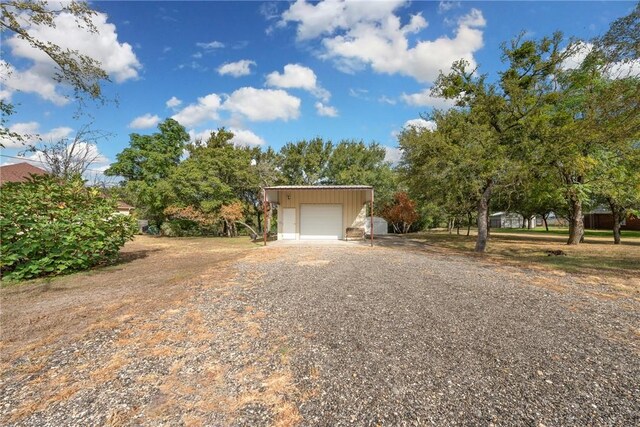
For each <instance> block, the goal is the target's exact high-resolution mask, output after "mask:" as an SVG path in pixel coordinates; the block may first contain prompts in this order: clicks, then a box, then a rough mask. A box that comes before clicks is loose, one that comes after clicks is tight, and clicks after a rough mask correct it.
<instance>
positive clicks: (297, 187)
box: [264, 185, 373, 190]
mask: <svg viewBox="0 0 640 427" xmlns="http://www.w3.org/2000/svg"><path fill="white" fill-rule="evenodd" d="M264 189H265V190H371V189H373V187H372V186H371V185H277V186H273V187H264Z"/></svg>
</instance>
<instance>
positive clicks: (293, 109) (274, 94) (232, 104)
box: [222, 87, 300, 121]
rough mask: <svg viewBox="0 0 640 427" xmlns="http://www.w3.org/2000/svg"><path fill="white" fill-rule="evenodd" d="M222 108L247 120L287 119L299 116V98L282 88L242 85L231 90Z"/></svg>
mask: <svg viewBox="0 0 640 427" xmlns="http://www.w3.org/2000/svg"><path fill="white" fill-rule="evenodd" d="M222 108H223V109H225V110H228V111H231V112H232V113H237V114H241V115H243V116H244V117H246V118H248V119H249V120H254V121H269V120H284V121H287V120H289V119H297V118H298V117H299V116H300V99H299V98H296V97H295V96H292V95H289V94H288V93H287V92H285V91H284V90H273V89H256V88H253V87H243V88H240V89H238V90H236V91H235V92H233V93H232V94H231V95H230V96H229V97H228V98H227V99H226V100H225V101H224V104H223V105H222Z"/></svg>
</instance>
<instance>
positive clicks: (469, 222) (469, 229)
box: [467, 212, 472, 236]
mask: <svg viewBox="0 0 640 427" xmlns="http://www.w3.org/2000/svg"><path fill="white" fill-rule="evenodd" d="M471 220H472V218H471V212H467V236H469V234H471Z"/></svg>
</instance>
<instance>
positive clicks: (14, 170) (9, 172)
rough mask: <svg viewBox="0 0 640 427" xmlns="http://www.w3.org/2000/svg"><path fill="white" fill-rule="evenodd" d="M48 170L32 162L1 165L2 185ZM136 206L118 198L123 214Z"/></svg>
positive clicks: (119, 208) (25, 179)
mask: <svg viewBox="0 0 640 427" xmlns="http://www.w3.org/2000/svg"><path fill="white" fill-rule="evenodd" d="M46 174H47V171H46V170H44V169H41V168H39V167H37V166H33V165H32V164H30V163H27V162H22V163H16V164H14V165H6V166H0V186H2V185H3V184H4V183H5V182H25V181H27V180H28V179H29V178H30V177H31V175H46ZM133 209H134V207H133V206H131V205H129V204H127V203H125V202H123V201H121V200H118V206H117V207H116V212H118V213H119V214H123V215H130V214H131V211H133Z"/></svg>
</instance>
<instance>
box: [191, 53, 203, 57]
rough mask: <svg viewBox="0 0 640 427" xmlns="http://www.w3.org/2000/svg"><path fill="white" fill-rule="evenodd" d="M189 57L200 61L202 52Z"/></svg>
mask: <svg viewBox="0 0 640 427" xmlns="http://www.w3.org/2000/svg"><path fill="white" fill-rule="evenodd" d="M191 57H192V58H195V59H200V58H202V52H196V53H194V54H193V55H191Z"/></svg>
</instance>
